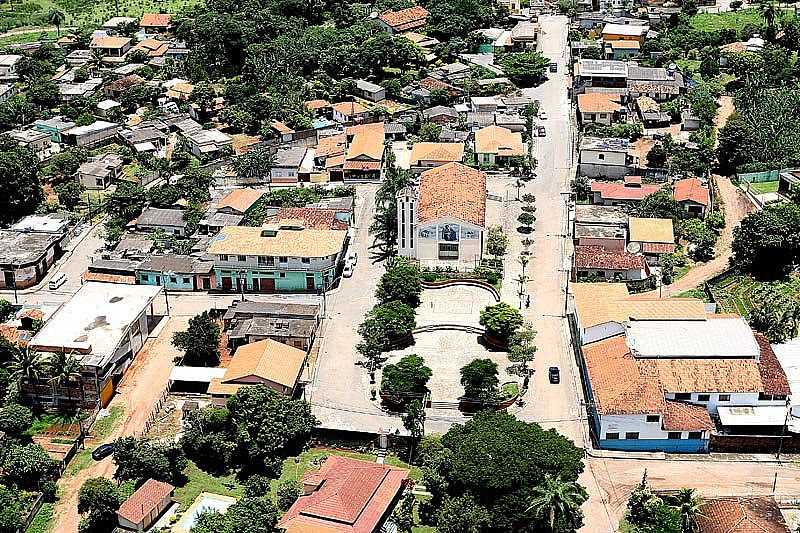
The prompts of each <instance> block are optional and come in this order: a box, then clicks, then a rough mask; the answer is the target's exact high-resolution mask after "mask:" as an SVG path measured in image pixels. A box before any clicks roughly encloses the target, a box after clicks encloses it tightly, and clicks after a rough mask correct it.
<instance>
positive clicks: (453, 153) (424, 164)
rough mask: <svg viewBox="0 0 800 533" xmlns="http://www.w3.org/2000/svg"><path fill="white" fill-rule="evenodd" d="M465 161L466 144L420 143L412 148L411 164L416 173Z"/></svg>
mask: <svg viewBox="0 0 800 533" xmlns="http://www.w3.org/2000/svg"><path fill="white" fill-rule="evenodd" d="M463 160H464V143H438V142H436V143H434V142H418V143H414V146H412V147H411V156H410V164H411V168H412V170H414V171H415V172H422V171H423V170H425V169H428V168H435V167H438V166H441V165H446V164H447V163H461V162H462V161H463Z"/></svg>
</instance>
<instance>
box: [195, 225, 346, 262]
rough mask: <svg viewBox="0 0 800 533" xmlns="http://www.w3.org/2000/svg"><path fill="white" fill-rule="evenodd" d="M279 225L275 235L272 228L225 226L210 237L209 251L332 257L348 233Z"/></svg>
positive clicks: (339, 249)
mask: <svg viewBox="0 0 800 533" xmlns="http://www.w3.org/2000/svg"><path fill="white" fill-rule="evenodd" d="M276 228H277V229H275V230H274V236H268V235H269V234H270V233H269V230H267V229H265V228H252V227H247V226H228V227H225V228H222V230H221V231H220V232H219V234H218V235H217V236H216V237H214V238H213V239H212V240H211V244H210V245H209V247H208V252H209V253H211V254H217V255H220V254H221V255H255V256H273V257H275V256H278V257H329V256H332V255H335V254H338V253H339V252H341V251H342V248H343V246H344V239H345V237H346V236H347V231H345V230H321V229H310V228H294V227H291V228H290V227H283V226H281V227H277V226H276ZM284 228H285V229H284Z"/></svg>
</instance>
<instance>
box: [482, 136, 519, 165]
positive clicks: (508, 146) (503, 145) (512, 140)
mask: <svg viewBox="0 0 800 533" xmlns="http://www.w3.org/2000/svg"><path fill="white" fill-rule="evenodd" d="M525 154H526V151H525V145H524V144H523V142H522V134H521V133H519V132H513V131H511V130H509V129H506V128H501V127H500V126H487V127H485V128H481V129H479V130H478V131H476V132H475V156H476V157H477V160H478V164H480V165H489V166H495V165H498V166H507V165H508V164H509V163H510V160H511V158H513V157H524V156H525Z"/></svg>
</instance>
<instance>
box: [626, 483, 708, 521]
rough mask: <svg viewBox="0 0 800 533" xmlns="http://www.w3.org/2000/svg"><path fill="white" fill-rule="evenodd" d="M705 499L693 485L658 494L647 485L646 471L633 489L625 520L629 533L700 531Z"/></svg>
mask: <svg viewBox="0 0 800 533" xmlns="http://www.w3.org/2000/svg"><path fill="white" fill-rule="evenodd" d="M702 505H703V501H702V499H700V497H699V496H697V495H696V494H695V492H694V490H693V489H680V490H679V491H678V492H677V494H674V495H664V496H658V495H656V494H654V493H653V491H652V490H651V489H650V487H649V486H648V485H647V471H645V473H644V475H643V476H642V481H641V483H639V485H637V486H636V488H634V489H633V491H632V492H631V495H630V498H629V499H628V510H627V513H626V515H625V520H626V522H627V524H628V526H629V527H628V528H627V531H628V532H629V533H655V532H659V533H692V532H694V531H697V521H696V520H697V517H698V516H700V514H702V513H701V509H702Z"/></svg>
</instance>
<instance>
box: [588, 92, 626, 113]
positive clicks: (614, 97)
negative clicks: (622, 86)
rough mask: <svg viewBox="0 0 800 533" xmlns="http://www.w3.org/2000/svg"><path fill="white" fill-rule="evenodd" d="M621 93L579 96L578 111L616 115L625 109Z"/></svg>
mask: <svg viewBox="0 0 800 533" xmlns="http://www.w3.org/2000/svg"><path fill="white" fill-rule="evenodd" d="M621 98H622V95H621V94H619V93H583V94H579V95H578V110H579V111H580V112H581V113H616V112H617V111H619V110H620V109H623V107H624V106H623V105H622V104H621V103H620V101H621Z"/></svg>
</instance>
